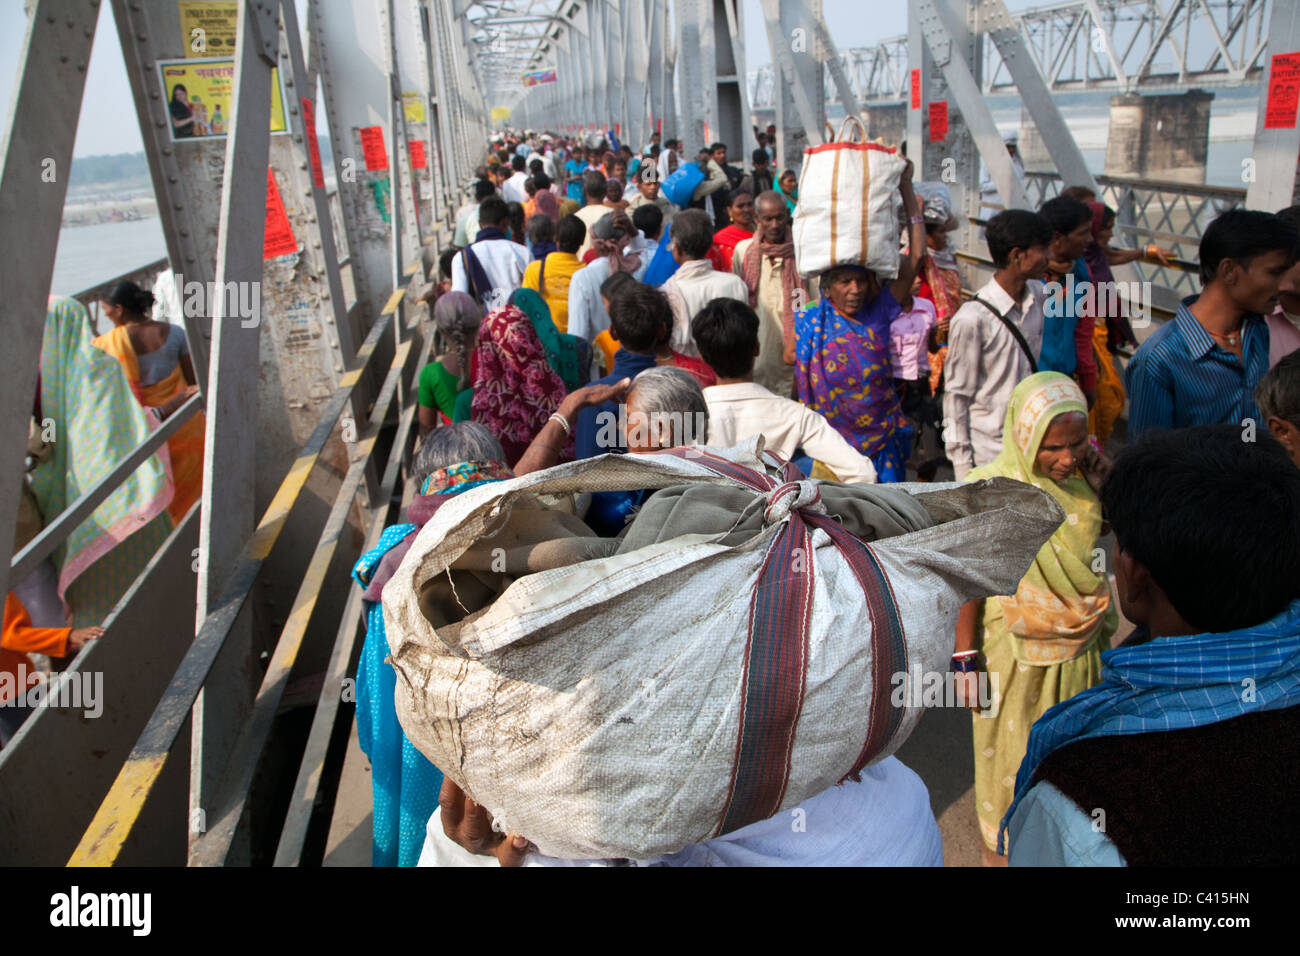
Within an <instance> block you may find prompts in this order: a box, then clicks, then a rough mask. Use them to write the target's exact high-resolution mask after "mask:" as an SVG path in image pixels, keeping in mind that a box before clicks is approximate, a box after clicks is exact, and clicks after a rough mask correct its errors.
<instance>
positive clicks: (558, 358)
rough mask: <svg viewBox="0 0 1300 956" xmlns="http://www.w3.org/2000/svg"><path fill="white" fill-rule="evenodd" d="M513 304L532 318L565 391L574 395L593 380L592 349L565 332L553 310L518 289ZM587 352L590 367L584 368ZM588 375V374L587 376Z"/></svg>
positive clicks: (541, 300)
mask: <svg viewBox="0 0 1300 956" xmlns="http://www.w3.org/2000/svg"><path fill="white" fill-rule="evenodd" d="M510 304H511V305H513V306H517V307H518V308H519V309H521V310H523V313H524V315H526V316H528V319H529V321H530V322H532V323H533V328H534V329H536V330H537V337H538V338H539V339H541V340H542V348H543V349H545V350H546V363H547V364H548V365H550V366H551V368H553V369H555V371H556V373H557V374H558V375H559V376H560V378H562V379H563V380H564V387H565V389H567V390H568V391H570V392H572V391H574V390H576V389H579V388H581V387H582V386H583V385H585V384H587V382H588V381H589V380H590V378H591V376H590V374H589V372H590V368H591V348H590V346H587V348H586V349H585V350H584V349H583V345H585V344H586V343H584V342H583V341H582V340H581V339H579V338H578V336H576V335H566V334H564V333H563V332H561V331H560V330H559V329H558V328H557V327H556V325H555V322H554V321H553V320H552V319H551V310H550V309H549V308H548V307H547V305H546V301H545V300H544V299H543V298H542V297H541V296H540V295H538V294H537V293H536V292H535V291H533V290H532V289H516V290H515V291H514V292H513V293H512V294H511V296H510ZM584 351H585V352H586V365H585V366H584V365H583V359H582V356H583V353H584ZM584 372H587V373H588V374H584Z"/></svg>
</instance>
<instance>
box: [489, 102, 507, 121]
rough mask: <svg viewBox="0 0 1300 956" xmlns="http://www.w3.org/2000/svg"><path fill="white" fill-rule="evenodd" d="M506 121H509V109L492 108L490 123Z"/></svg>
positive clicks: (505, 107) (502, 107) (501, 107)
mask: <svg viewBox="0 0 1300 956" xmlns="http://www.w3.org/2000/svg"><path fill="white" fill-rule="evenodd" d="M508 119H510V107H508V106H494V107H492V122H494V123H497V122H504V121H505V120H508Z"/></svg>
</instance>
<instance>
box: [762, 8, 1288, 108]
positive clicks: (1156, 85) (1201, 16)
mask: <svg viewBox="0 0 1300 956" xmlns="http://www.w3.org/2000/svg"><path fill="white" fill-rule="evenodd" d="M1272 2H1273V0H1073V2H1070V3H1059V4H1052V5H1050V6H1044V7H1038V8H1035V9H1032V10H1026V11H1024V12H1022V13H1018V14H1015V15H1013V17H1012V19H1013V20H1014V22H1015V25H1016V28H1017V29H1018V31H1019V32H1020V35H1021V37H1022V39H1023V41H1024V48H1025V50H1026V51H1027V53H1028V54H1029V56H1030V58H1031V59H1032V60H1033V63H1034V66H1035V67H1036V68H1037V69H1038V71H1039V73H1041V74H1042V76H1043V77H1044V79H1045V80H1046V81H1047V85H1048V89H1049V90H1051V92H1053V93H1068V92H1077V91H1083V90H1087V91H1095V92H1111V93H1137V92H1170V91H1180V90H1187V89H1192V88H1206V87H1215V86H1236V85H1240V84H1242V83H1253V82H1258V81H1259V80H1260V78H1261V77H1262V74H1263V69H1264V63H1265V60H1266V52H1267V47H1268V30H1267V24H1268V18H1269V16H1270V13H1271V9H1270V8H1271V4H1272ZM984 55H985V66H986V69H985V73H984V78H983V81H982V89H983V92H984V94H985V95H990V94H994V93H1013V92H1015V89H1016V86H1015V82H1014V81H1013V79H1012V77H1011V74H1010V71H1009V70H1008V69H1007V65H1006V63H1005V62H1003V60H1002V58H1001V56H999V55H998V52H997V48H996V46H995V45H994V44H993V43H992V42H991V41H986V45H985V51H984ZM840 60H841V62H842V63H843V64H844V68H845V70H847V71H848V75H849V82H850V84H851V85H852V88H853V92H854V94H855V95H856V96H857V98H858V99H859V100H860V101H862V102H864V103H886V102H901V101H903V100H904V99H905V98H906V96H907V91H908V72H907V71H908V38H907V36H905V35H904V36H897V37H890V38H888V39H884V40H881V41H880V42H878V43H877V44H875V45H874V46H871V47H852V48H848V49H845V50H843V51H842V52H841V55H840ZM773 84H774V80H773V72H772V67H771V66H764V67H762V68H761V69H759V70H757V71H755V72H753V73H751V74H750V76H749V86H750V100H751V102H752V103H753V104H754V108H755V109H768V108H771V107H772V106H773V103H774V98H773V97H774V86H773ZM825 87H826V98H827V101H828V102H830V101H838V99H839V97H838V96H837V95H836V91H835V85H834V83H833V81H832V78H831V75H830V72H829V70H828V71H827V73H826V76H825Z"/></svg>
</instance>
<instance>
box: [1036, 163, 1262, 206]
mask: <svg viewBox="0 0 1300 956" xmlns="http://www.w3.org/2000/svg"><path fill="white" fill-rule="evenodd" d="M1025 176H1026V177H1033V178H1034V179H1060V180H1062V181H1063V180H1064V177H1063V176H1062V175H1061V174H1060V173H1058V172H1056V171H1054V170H1044V169H1033V170H1025ZM1093 179H1095V180H1096V181H1097V185H1099V186H1130V187H1133V188H1136V189H1146V190H1150V191H1151V192H1181V193H1189V194H1191V195H1196V196H1220V197H1222V198H1224V199H1238V200H1241V201H1242V202H1245V200H1246V190H1245V189H1240V188H1238V187H1236V186H1211V185H1209V184H1207V183H1187V182H1179V181H1178V180H1176V179H1147V178H1145V177H1142V176H1117V175H1112V174H1110V173H1101V174H1099V175H1097V176H1094V177H1093Z"/></svg>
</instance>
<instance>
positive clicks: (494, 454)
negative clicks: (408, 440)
mask: <svg viewBox="0 0 1300 956" xmlns="http://www.w3.org/2000/svg"><path fill="white" fill-rule="evenodd" d="M411 471H412V473H413V474H414V475H415V476H416V479H417V482H418V487H419V489H420V494H419V495H417V496H416V497H415V498H414V499H413V500H412V502H411V504H410V506H409V507H408V508H407V513H406V517H407V521H406V522H404V523H402V524H396V525H392V526H391V527H388V528H385V529H384V532H383V534H382V535H381V536H380V539H379V543H378V544H376V545H375V547H373V548H371V549H370V550H369V551H368V552H366V553H365V554H364V555H362V556H361V560H360V561H358V562H357V564H356V567H355V568H353V570H352V577H353V578H355V579H356V582H357V584H359V585H361V587H363V588H365V592H364V594H363V595H362V597H363V607H364V609H365V615H366V640H365V644H364V645H363V646H362V649H361V660H360V662H359V663H358V664H357V736H358V738H359V739H360V743H361V749H362V751H363V752H364V753H365V755H366V756H367V757H369V758H370V770H371V782H372V785H373V787H374V810H373V813H372V815H371V821H372V827H373V842H372V844H371V861H372V865H374V866H415V864H416V861H418V860H419V858H420V849H421V847H422V846H423V845H424V831H425V825H426V824H427V823H428V822H429V817H430V816H431V815H432V814H433V811H434V810H435V809H436V808H437V806H438V791H439V789H441V787H442V771H440V770H439V769H438V768H437V767H435V766H434V765H433V764H432V763H430V762H429V759H428V758H427V757H425V756H424V755H423V754H422V753H420V751H418V750H416V749H415V746H414V745H413V744H412V743H411V741H410V740H408V739H407V736H406V734H405V733H404V732H403V731H402V726H401V724H400V723H398V720H397V708H396V705H395V704H394V701H393V696H394V694H395V693H396V689H397V674H396V672H395V671H394V670H393V666H392V665H391V664H390V663H388V661H387V657H388V650H389V648H388V638H387V635H386V634H385V631H384V613H383V606H382V605H381V603H380V601H381V599H382V597H383V593H384V585H385V584H387V583H388V580H389V579H390V578H391V577H392V576H393V574H394V573H395V572H396V571H397V568H398V566H399V565H400V564H401V563H402V558H404V557H405V556H406V552H407V550H408V549H409V548H410V546H411V544H412V542H414V541H415V535H416V533H417V532H418V531H419V530H420V528H421V527H423V526H424V524H425V522H427V521H428V520H429V519H430V518H432V517H433V515H434V514H435V513H436V512H437V510H438V508H439V507H441V506H442V505H443V504H444V503H446V502H447V501H450V500H451V499H452V498H453V497H454V496H455V495H458V494H460V493H461V492H463V491H468V490H469V489H470V488H474V487H477V486H478V485H480V484H483V483H485V482H488V481H501V480H503V479H505V478H510V477H513V476H512V475H511V473H510V472H509V470H508V469H507V468H506V466H505V452H504V451H503V450H502V448H501V443H500V442H499V441H497V440H496V438H494V437H493V436H492V433H491V432H489V431H488V430H487V429H486V428H484V427H483V426H482V425H479V424H478V423H476V422H464V423H462V424H459V425H449V426H443V427H441V428H435V429H434V430H433V431H432V432H431V433H430V434H429V436H428V437H427V438H426V439H425V440H424V444H423V445H421V446H420V450H419V451H418V452H416V454H415V459H414V460H413V461H412V462H411Z"/></svg>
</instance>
